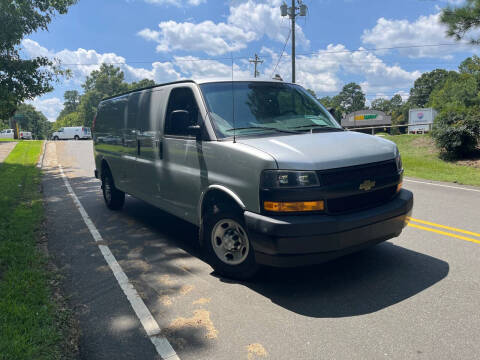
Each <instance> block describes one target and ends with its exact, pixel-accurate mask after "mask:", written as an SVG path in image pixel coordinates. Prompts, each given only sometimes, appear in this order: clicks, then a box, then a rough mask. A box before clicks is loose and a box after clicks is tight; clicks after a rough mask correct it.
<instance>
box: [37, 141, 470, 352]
mask: <svg viewBox="0 0 480 360" xmlns="http://www.w3.org/2000/svg"><path fill="white" fill-rule="evenodd" d="M46 149H47V150H46V151H47V152H46V157H45V161H44V170H45V173H46V176H45V177H44V183H43V187H44V194H45V198H46V214H47V229H48V237H49V251H50V253H51V255H52V256H53V258H54V261H55V262H56V263H57V265H58V266H59V267H60V269H61V271H62V272H63V274H64V275H65V281H64V284H65V291H66V292H67V293H68V294H69V295H71V301H72V304H73V306H74V310H75V313H76V314H77V316H78V318H79V321H80V326H81V331H82V336H81V343H80V351H81V358H82V359H133V358H136V359H155V358H159V355H158V353H157V350H156V348H155V347H154V346H153V344H152V342H151V341H150V338H149V336H148V334H147V332H146V331H145V326H144V324H143V325H142V323H141V322H140V320H139V318H138V317H137V314H136V313H135V312H134V311H133V310H132V306H131V305H130V302H129V301H128V299H127V296H126V295H125V293H124V291H123V290H122V288H121V287H120V286H119V283H118V282H117V279H116V278H115V276H114V275H113V273H112V271H111V269H110V267H109V266H108V265H107V263H106V261H105V259H104V256H103V255H102V253H101V249H100V248H99V246H98V245H101V246H108V248H109V249H110V250H111V252H112V254H113V255H114V257H115V259H116V261H118V264H119V265H120V266H121V268H122V269H123V271H124V273H125V274H126V276H128V279H129V280H130V283H131V284H132V285H133V288H134V290H135V291H136V292H137V293H138V295H139V296H140V297H141V299H142V300H143V302H144V304H145V305H146V307H147V309H148V311H149V312H150V313H151V314H152V315H153V318H154V320H155V321H156V323H157V324H158V326H159V328H161V329H162V331H161V334H159V335H160V337H161V338H166V339H168V341H169V343H170V344H171V346H172V347H173V349H174V350H175V351H176V354H177V355H178V357H179V358H181V359H196V360H197V359H383V358H389V359H405V358H418V359H452V358H455V359H475V358H478V356H479V355H478V354H480V341H478V333H479V331H480V312H479V310H478V309H479V307H480V265H479V264H480V261H479V258H480V221H479V219H480V189H478V188H469V187H464V186H457V185H455V184H439V183H434V184H431V183H429V182H424V181H422V180H413V179H409V180H406V181H405V182H404V186H405V187H406V188H408V189H409V190H412V191H413V192H414V195H415V205H414V212H413V219H414V220H413V221H412V222H411V224H410V226H409V227H407V228H406V229H405V231H404V233H403V234H402V235H401V236H400V237H399V238H396V239H393V240H391V241H388V242H386V243H383V244H380V245H378V246H376V247H374V248H372V249H369V250H366V251H364V252H361V253H358V254H354V255H350V256H348V257H344V258H341V259H338V260H336V261H332V262H329V263H326V264H322V265H318V266H313V267H307V268H300V269H271V268H267V269H265V270H264V271H262V273H261V274H260V275H259V277H258V278H257V279H255V280H254V281H251V282H236V281H230V280H227V279H223V278H220V277H217V276H216V275H215V273H212V269H211V267H210V266H209V265H208V264H206V263H205V262H204V261H203V260H202V258H201V253H200V251H199V249H198V248H197V247H196V246H195V243H196V238H197V231H196V228H195V227H193V226H192V225H190V224H188V223H185V222H183V221H181V220H178V219H176V218H174V217H173V216H170V215H168V214H166V213H164V212H162V211H160V210H158V209H156V208H154V207H152V206H150V205H148V204H146V203H144V202H142V201H139V200H136V199H134V198H131V197H128V198H127V200H126V206H125V208H124V210H123V211H122V212H111V211H109V210H108V209H107V208H106V207H105V205H104V204H103V198H102V195H101V190H100V184H99V181H98V180H96V179H95V178H93V170H94V164H93V155H92V143H91V142H90V141H77V142H74V141H70V142H68V141H64V142H50V143H48V144H47V148H46ZM59 165H61V166H62V168H63V172H64V174H65V176H66V178H67V179H68V184H69V185H70V186H71V188H72V191H73V192H74V193H75V195H76V196H77V197H78V200H79V202H80V203H81V205H82V207H83V208H84V209H85V212H86V214H87V215H88V217H89V218H90V219H91V221H92V223H93V225H94V226H95V228H96V229H98V233H99V235H100V236H101V240H100V242H96V241H95V240H98V239H94V238H93V237H92V235H91V232H90V231H89V229H88V228H87V226H86V224H85V222H84V220H83V219H82V217H81V214H80V212H79V208H78V204H75V203H74V201H73V200H72V196H71V195H69V191H68V188H67V186H66V183H65V181H64V179H63V177H62V174H61V172H60V170H59ZM479 176H480V175H479Z"/></svg>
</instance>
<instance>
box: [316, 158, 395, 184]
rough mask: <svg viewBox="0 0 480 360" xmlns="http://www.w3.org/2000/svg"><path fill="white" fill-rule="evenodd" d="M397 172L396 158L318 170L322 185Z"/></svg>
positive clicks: (372, 177) (374, 177)
mask: <svg viewBox="0 0 480 360" xmlns="http://www.w3.org/2000/svg"><path fill="white" fill-rule="evenodd" d="M395 174H397V165H396V163H395V160H391V161H385V162H380V163H373V164H368V165H360V166H352V167H346V168H340V169H332V170H322V171H317V175H318V177H319V180H320V184H321V185H322V186H331V185H338V184H341V183H345V182H350V181H354V180H361V181H363V180H366V179H372V180H374V179H376V178H377V177H383V176H390V175H395Z"/></svg>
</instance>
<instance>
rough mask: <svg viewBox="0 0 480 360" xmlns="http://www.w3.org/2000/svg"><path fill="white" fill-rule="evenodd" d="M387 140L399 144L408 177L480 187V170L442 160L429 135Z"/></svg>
mask: <svg viewBox="0 0 480 360" xmlns="http://www.w3.org/2000/svg"><path fill="white" fill-rule="evenodd" d="M385 139H388V140H391V141H393V142H395V143H396V144H397V146H398V148H399V150H400V153H401V154H402V161H403V167H404V169H405V175H406V176H411V177H415V178H420V179H427V180H437V181H447V182H456V183H459V184H465V185H476V186H480V169H479V168H475V167H473V166H466V165H460V164H458V163H456V162H451V161H445V160H443V159H441V158H440V156H439V151H438V149H437V148H436V147H435V144H434V143H433V141H432V139H431V137H430V136H429V135H396V136H385Z"/></svg>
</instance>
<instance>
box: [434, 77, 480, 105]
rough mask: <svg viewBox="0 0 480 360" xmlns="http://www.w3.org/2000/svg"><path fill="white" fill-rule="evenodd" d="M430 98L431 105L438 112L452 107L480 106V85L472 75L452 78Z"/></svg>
mask: <svg viewBox="0 0 480 360" xmlns="http://www.w3.org/2000/svg"><path fill="white" fill-rule="evenodd" d="M430 98H431V99H430V102H429V105H431V106H433V107H434V108H435V109H436V110H438V111H442V110H443V109H445V108H448V107H452V106H456V107H459V106H460V107H464V108H468V107H472V106H475V105H479V104H480V97H479V84H478V81H477V79H476V77H475V76H473V75H470V74H461V75H458V76H455V77H450V78H449V79H448V80H447V81H446V82H445V84H444V85H443V86H442V87H439V88H437V89H435V90H434V91H433V92H432V94H431V96H430Z"/></svg>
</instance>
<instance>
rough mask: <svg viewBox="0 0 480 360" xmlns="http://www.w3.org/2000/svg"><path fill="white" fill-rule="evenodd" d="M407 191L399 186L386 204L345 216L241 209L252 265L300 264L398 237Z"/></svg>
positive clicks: (409, 202)
mask: <svg viewBox="0 0 480 360" xmlns="http://www.w3.org/2000/svg"><path fill="white" fill-rule="evenodd" d="M412 207H413V194H412V193H411V192H410V191H408V190H404V189H402V190H400V192H399V193H398V194H397V196H396V197H395V198H393V199H392V200H391V201H389V202H388V203H386V204H383V205H381V206H377V207H375V208H371V209H368V210H363V211H358V212H355V213H351V214H345V215H335V216H332V215H303V216H264V215H260V214H256V213H252V212H249V211H246V212H245V222H246V226H247V228H248V232H249V237H250V240H251V242H252V246H253V248H254V250H255V258H256V260H257V262H258V263H260V264H265V265H271V266H282V267H283V266H300V265H309V264H315V263H320V262H323V261H326V260H330V259H333V258H336V257H339V256H343V255H346V254H349V253H352V252H355V251H358V250H361V249H363V248H365V247H368V246H371V245H374V244H377V243H379V242H382V241H385V240H388V239H391V238H393V237H396V236H398V235H400V233H401V232H402V229H403V228H404V227H405V226H406V224H407V223H408V217H409V216H410V214H411V211H412Z"/></svg>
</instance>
